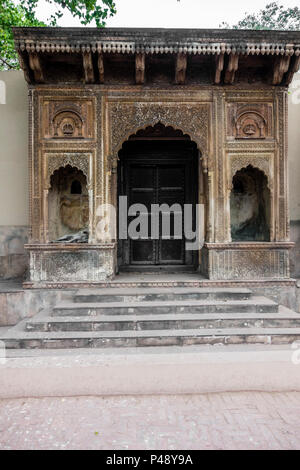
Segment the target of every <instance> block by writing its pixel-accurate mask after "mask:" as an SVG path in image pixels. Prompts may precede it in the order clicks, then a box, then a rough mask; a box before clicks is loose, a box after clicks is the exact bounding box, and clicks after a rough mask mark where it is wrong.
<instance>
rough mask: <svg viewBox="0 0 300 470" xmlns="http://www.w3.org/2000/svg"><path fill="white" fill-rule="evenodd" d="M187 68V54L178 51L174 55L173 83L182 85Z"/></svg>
mask: <svg viewBox="0 0 300 470" xmlns="http://www.w3.org/2000/svg"><path fill="white" fill-rule="evenodd" d="M186 68H187V55H186V54H183V53H182V52H179V53H178V54H177V57H176V66H175V83H176V85H184V83H185V77H186Z"/></svg>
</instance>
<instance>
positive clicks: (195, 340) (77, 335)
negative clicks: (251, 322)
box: [1, 328, 300, 349]
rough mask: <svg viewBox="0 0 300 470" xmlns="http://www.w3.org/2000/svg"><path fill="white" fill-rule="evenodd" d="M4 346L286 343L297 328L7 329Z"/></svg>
mask: <svg viewBox="0 0 300 470" xmlns="http://www.w3.org/2000/svg"><path fill="white" fill-rule="evenodd" d="M1 340H2V341H4V343H5V345H6V348H7V349H34V348H36V349H66V348H107V347H113V348H116V347H145V346H184V345H195V344H210V345H214V344H244V343H251V344H290V343H293V342H294V341H299V340H300V328H222V329H196V330H195V329H188V330H155V331H153V330H144V331H89V332H82V331H80V332H76V331H72V332H24V331H13V329H11V330H9V331H8V332H7V333H6V334H5V335H3V336H2V337H1Z"/></svg>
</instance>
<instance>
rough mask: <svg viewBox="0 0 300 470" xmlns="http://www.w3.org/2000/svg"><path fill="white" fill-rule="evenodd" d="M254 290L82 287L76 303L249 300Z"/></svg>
mask: <svg viewBox="0 0 300 470" xmlns="http://www.w3.org/2000/svg"><path fill="white" fill-rule="evenodd" d="M251 295H252V292H251V290H250V289H246V288H230V289H228V288H212V287H211V288H209V287H207V288H193V287H191V288H184V287H177V288H175V287H172V288H151V287H148V288H142V287H138V288H118V289H112V288H109V289H104V288H102V289H80V290H78V292H77V293H76V294H75V296H74V302H76V303H91V302H97V303H99V302H126V301H127V302H138V301H158V300H163V301H168V300H171V301H172V300H247V299H249V298H250V297H251Z"/></svg>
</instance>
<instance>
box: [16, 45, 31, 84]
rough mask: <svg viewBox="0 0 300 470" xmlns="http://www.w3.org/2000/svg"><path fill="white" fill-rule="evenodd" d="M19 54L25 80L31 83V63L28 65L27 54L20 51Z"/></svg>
mask: <svg viewBox="0 0 300 470" xmlns="http://www.w3.org/2000/svg"><path fill="white" fill-rule="evenodd" d="M18 55H19V62H20V67H21V69H22V70H23V72H24V77H25V80H26V82H27V83H30V82H31V77H30V75H31V72H30V68H29V65H28V60H27V59H26V58H25V56H24V54H23V53H22V52H19V54H18Z"/></svg>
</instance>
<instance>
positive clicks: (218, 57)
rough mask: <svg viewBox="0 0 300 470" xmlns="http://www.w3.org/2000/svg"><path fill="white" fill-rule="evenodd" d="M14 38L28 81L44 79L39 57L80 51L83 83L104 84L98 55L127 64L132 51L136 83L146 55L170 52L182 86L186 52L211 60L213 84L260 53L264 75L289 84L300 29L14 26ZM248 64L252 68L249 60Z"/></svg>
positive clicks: (298, 61) (230, 77)
mask: <svg viewBox="0 0 300 470" xmlns="http://www.w3.org/2000/svg"><path fill="white" fill-rule="evenodd" d="M14 38H15V46H16V49H17V51H18V53H19V56H20V63H21V66H22V68H23V69H24V71H25V76H26V78H27V81H29V82H32V83H34V82H35V83H43V82H47V81H48V80H47V73H46V74H45V76H46V78H45V79H44V74H43V70H42V68H41V67H40V65H39V63H38V56H41V57H42V58H43V59H44V61H45V59H47V60H49V57H50V56H54V59H55V58H57V57H58V55H59V54H60V55H62V54H63V55H67V56H69V58H71V57H72V56H74V57H75V56H78V55H81V56H82V58H83V59H82V61H83V70H84V74H83V75H84V76H83V78H85V81H86V83H94V82H96V83H97V82H98V83H103V82H104V77H105V65H104V62H105V61H103V58H105V57H107V56H111V57H112V56H114V55H115V56H119V57H120V56H121V57H122V56H123V59H120V58H119V60H120V61H122V60H123V62H124V63H125V62H126V61H127V62H128V64H129V62H130V57H132V56H135V67H136V70H135V77H136V83H137V84H144V83H145V82H146V81H147V76H146V75H147V70H146V68H147V65H146V64H145V58H146V62H147V57H151V56H160V57H162V59H163V57H164V56H165V57H166V60H167V58H168V57H169V58H170V56H171V57H172V56H174V57H175V70H174V73H175V75H174V73H173V77H174V76H175V80H174V83H175V84H181V85H183V84H184V83H185V82H186V77H188V69H189V68H190V67H191V64H190V63H189V62H188V61H187V58H188V57H194V58H195V59H193V60H197V57H198V58H199V59H198V60H202V59H203V60H206V61H207V64H208V66H209V67H210V62H209V61H211V60H214V72H213V79H212V81H213V83H216V84H223V83H224V84H233V83H234V82H235V77H236V72H237V71H238V70H239V68H240V67H243V68H244V69H246V68H247V66H248V64H247V63H246V62H247V60H248V61H249V60H251V59H250V58H251V57H253V58H254V57H264V58H265V59H266V60H267V61H268V63H267V62H266V63H265V64H264V66H265V67H266V68H268V67H269V66H271V68H272V70H273V76H272V77H271V78H270V79H269V83H270V84H272V85H288V84H289V83H290V81H291V79H292V76H293V74H294V73H295V72H296V71H297V70H298V68H299V66H300V31H265V30H223V29H199V30H195V29H126V28H124V29H123V28H104V29H98V28H19V27H18V28H14ZM94 57H96V60H95V62H97V60H98V70H96V67H95V65H93V62H94V61H93V58H94ZM201 57H202V59H201ZM205 58H206V59H205ZM247 58H248V59H247ZM267 58H268V59H267ZM163 60H165V59H163ZM191 60H192V59H189V61H191ZM99 63H100V70H99ZM33 65H34V66H33ZM192 65H195V64H192ZM202 66H203V63H202ZM250 66H251V67H252V68H253V64H252V65H251V64H250ZM258 66H261V64H258ZM195 67H196V65H195ZM31 72H33V74H32V73H31ZM97 75H98V77H99V78H98V79H97ZM58 78H59V77H58Z"/></svg>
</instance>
